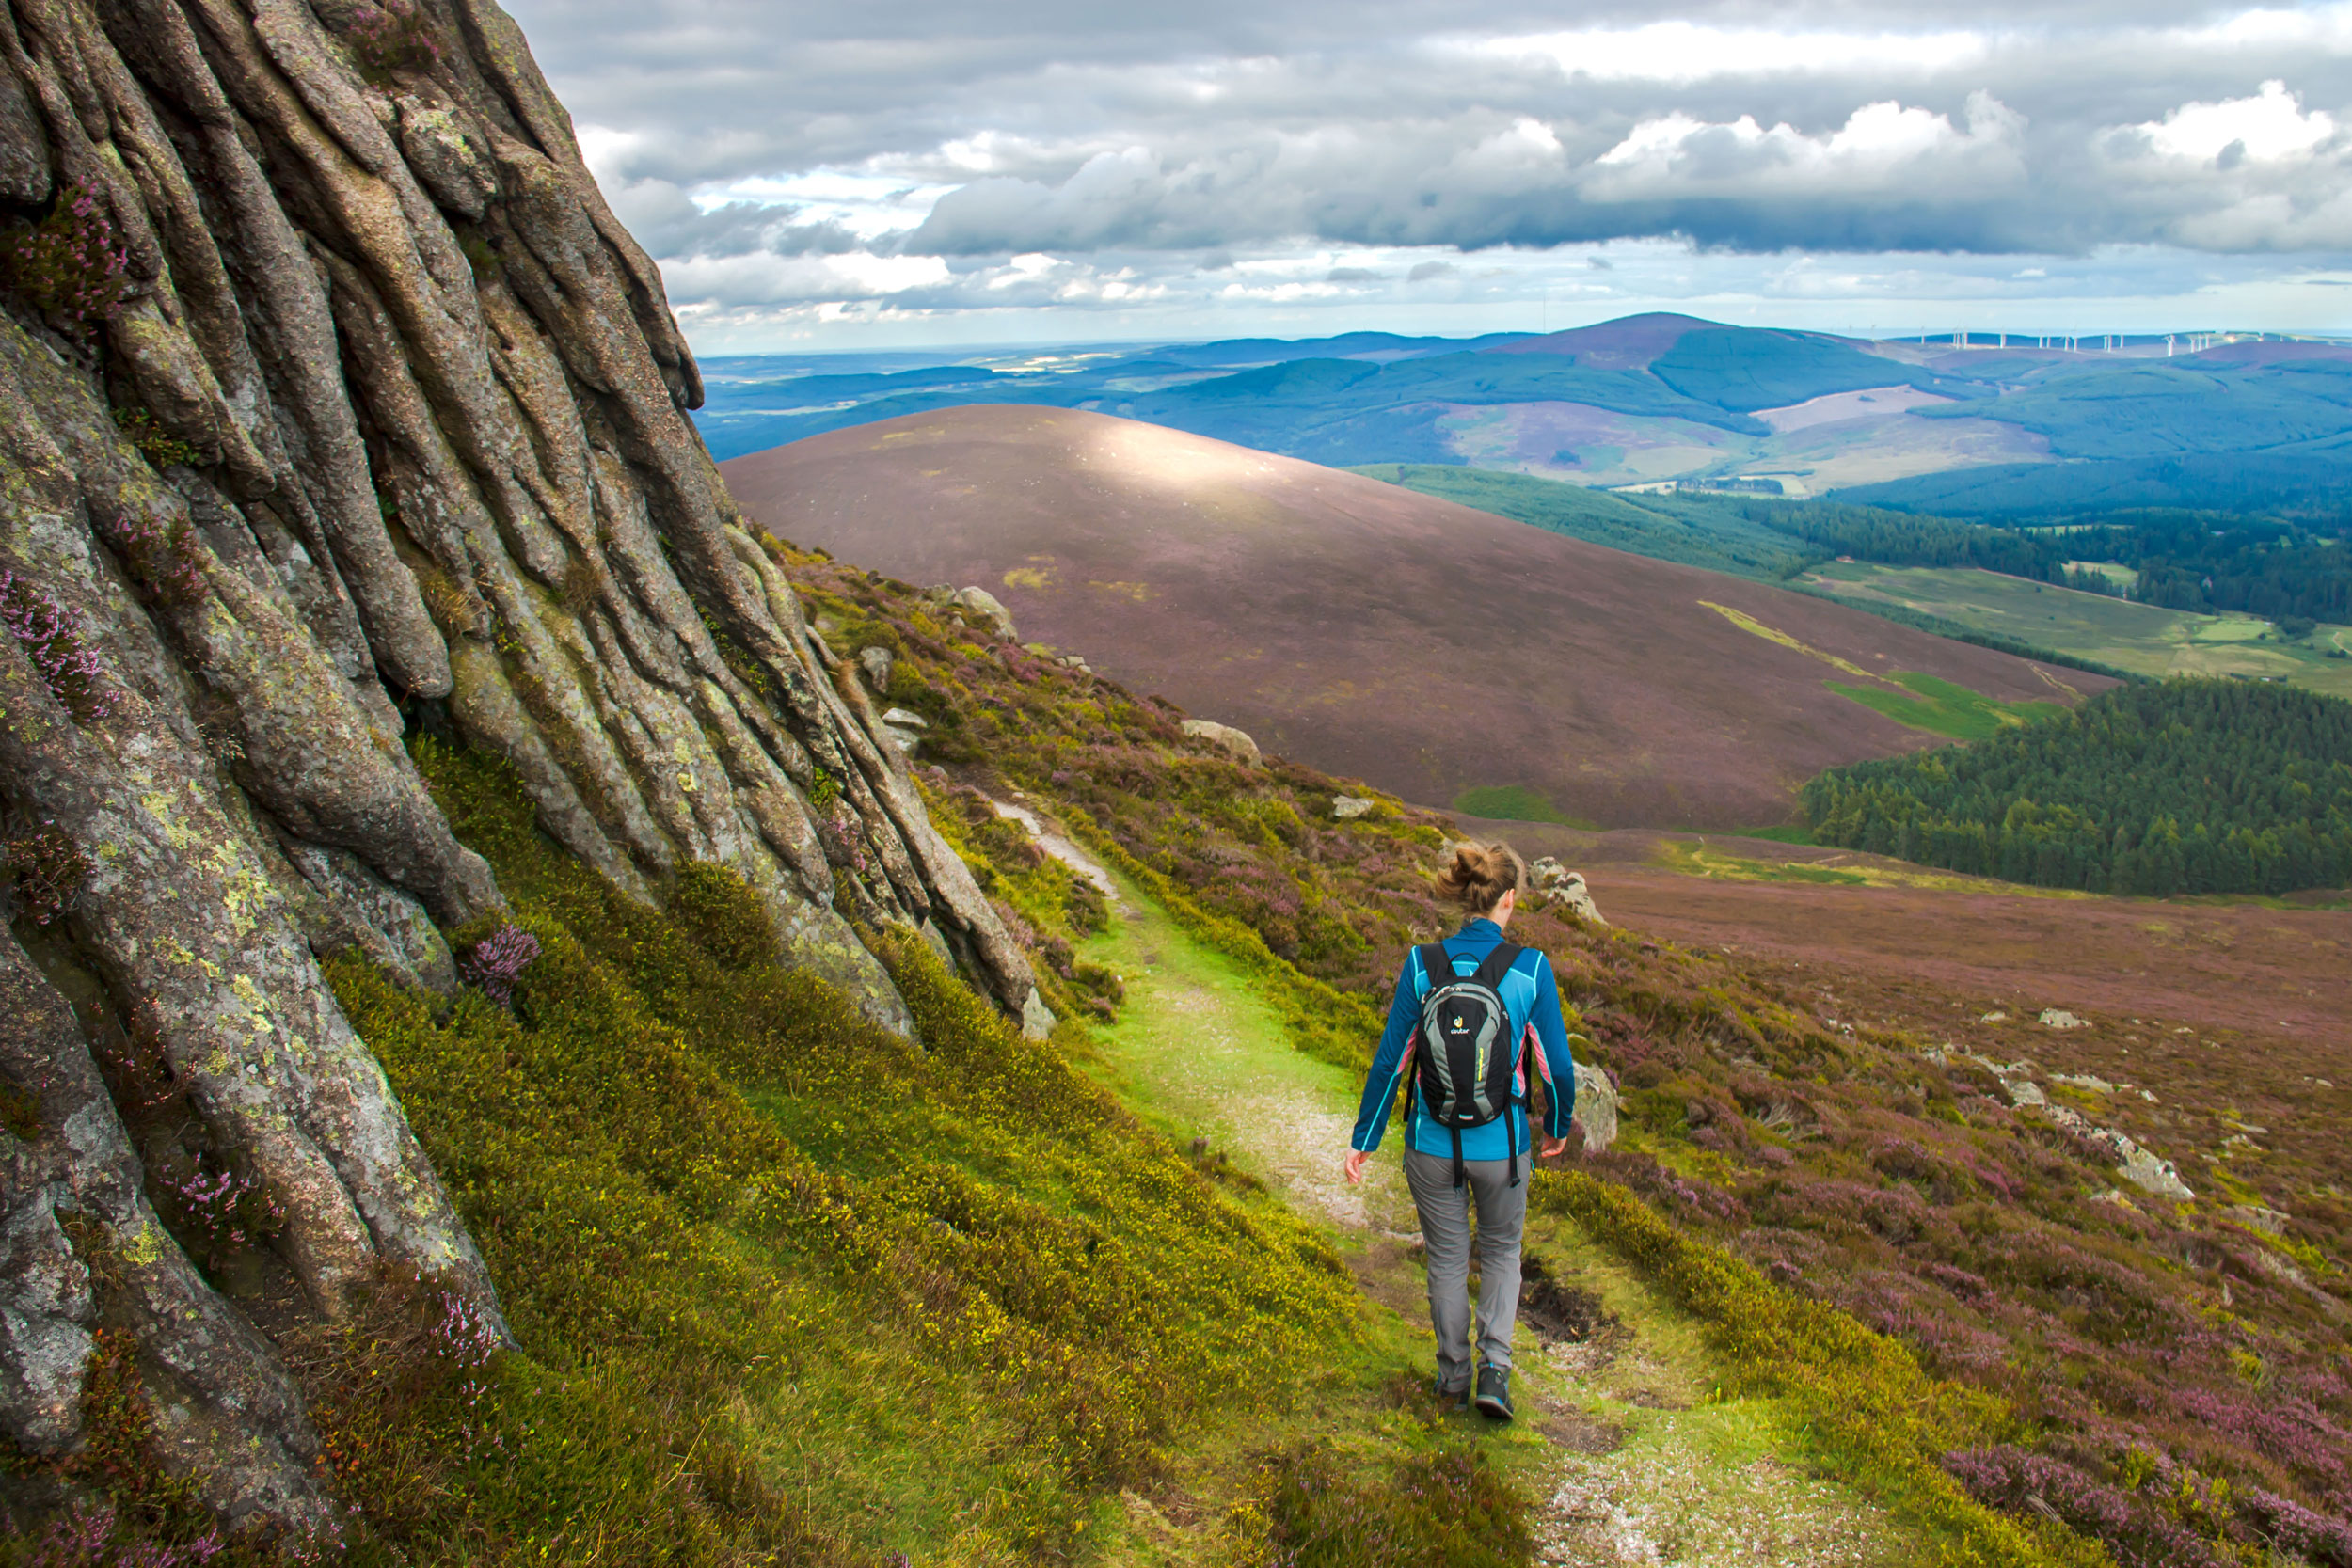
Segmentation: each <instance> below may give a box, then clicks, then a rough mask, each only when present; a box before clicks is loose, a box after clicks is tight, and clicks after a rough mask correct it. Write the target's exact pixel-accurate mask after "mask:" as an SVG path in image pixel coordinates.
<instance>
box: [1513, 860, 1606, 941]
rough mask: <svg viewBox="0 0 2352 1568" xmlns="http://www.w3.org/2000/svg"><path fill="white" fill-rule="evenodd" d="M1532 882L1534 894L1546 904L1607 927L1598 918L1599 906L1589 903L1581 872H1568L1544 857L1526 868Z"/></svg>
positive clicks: (1589, 893)
mask: <svg viewBox="0 0 2352 1568" xmlns="http://www.w3.org/2000/svg"><path fill="white" fill-rule="evenodd" d="M1527 870H1528V875H1529V877H1530V878H1532V879H1534V883H1535V891H1536V893H1537V895H1539V896H1540V897H1541V898H1542V899H1543V900H1544V902H1545V903H1547V904H1558V905H1561V906H1563V907H1564V908H1565V909H1567V910H1568V911H1570V912H1572V913H1574V914H1575V916H1576V917H1577V918H1578V919H1579V920H1585V921H1590V922H1591V923H1592V924H1593V925H1595V926H1606V925H1608V924H1609V922H1607V921H1606V920H1603V919H1602V918H1601V917H1600V906H1599V905H1597V904H1596V903H1594V902H1593V895H1592V893H1591V892H1590V891H1589V890H1588V889H1587V888H1586V887H1585V886H1584V873H1582V872H1581V871H1570V870H1568V869H1567V868H1566V867H1565V866H1563V865H1562V864H1561V863H1559V862H1558V861H1557V860H1555V859H1553V858H1552V857H1551V856H1549V855H1545V856H1543V857H1541V858H1540V859H1538V860H1536V861H1535V862H1534V863H1533V864H1531V865H1530V866H1529V867H1528V868H1527Z"/></svg>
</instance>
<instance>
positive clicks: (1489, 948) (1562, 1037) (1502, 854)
mask: <svg viewBox="0 0 2352 1568" xmlns="http://www.w3.org/2000/svg"><path fill="white" fill-rule="evenodd" d="M1526 883H1527V864H1526V863H1525V862H1523V861H1521V860H1520V859H1519V857H1518V854H1517V853H1516V852H1515V851H1514V850H1512V849H1511V847H1509V846H1508V845H1502V844H1465V845H1460V846H1457V847H1455V849H1454V863H1453V864H1452V865H1451V866H1448V867H1447V868H1446V870H1445V871H1444V872H1443V873H1442V874H1441V875H1440V876H1439V877H1438V888H1439V889H1440V890H1442V891H1443V892H1444V893H1445V894H1446V895H1447V896H1448V897H1450V898H1452V899H1454V901H1455V902H1456V903H1459V904H1460V905H1461V906H1462V909H1463V911H1465V912H1466V913H1468V914H1469V915H1470V922H1469V924H1467V925H1465V926H1464V927H1462V928H1461V929H1460V930H1459V931H1456V932H1455V933H1454V935H1452V936H1450V937H1448V938H1446V939H1445V941H1443V942H1432V943H1430V944H1429V945H1427V946H1425V947H1416V948H1414V949H1413V950H1412V951H1411V952H1410V953H1407V954H1406V956H1405V968H1404V972H1403V973H1402V974H1399V975H1398V976H1397V977H1396V998H1395V1000H1394V1001H1392V1002H1391V1003H1390V1005H1389V1026H1388V1028H1387V1029H1386V1030H1385V1031H1383V1032H1382V1034H1381V1036H1380V1051H1379V1053H1378V1054H1377V1055H1375V1057H1374V1058H1373V1063H1372V1073H1371V1076H1370V1077H1369V1078H1367V1079H1366V1080H1365V1083H1364V1099H1363V1105H1362V1108H1361V1109H1359V1111H1358V1112H1357V1113H1356V1134H1355V1136H1354V1138H1352V1139H1351V1140H1350V1148H1351V1150H1352V1151H1351V1152H1350V1153H1349V1155H1348V1156H1347V1163H1346V1164H1345V1165H1344V1166H1343V1170H1344V1171H1345V1172H1346V1175H1347V1179H1348V1180H1350V1181H1361V1180H1363V1179H1364V1162H1365V1161H1367V1160H1369V1159H1370V1158H1371V1157H1372V1151H1373V1150H1374V1149H1376V1148H1379V1147H1380V1135H1381V1133H1383V1132H1386V1131H1387V1130H1388V1125H1389V1107H1390V1105H1391V1103H1392V1102H1393V1101H1395V1099H1396V1093H1397V1090H1398V1089H1400V1088H1402V1089H1404V1090H1405V1180H1406V1183H1407V1184H1408V1185H1409V1186H1410V1187H1411V1188H1412V1189H1413V1206H1414V1207H1415V1208H1416V1209H1418V1210H1420V1211H1421V1234H1422V1247H1423V1255H1424V1258H1425V1260H1426V1262H1427V1264H1428V1268H1429V1323H1430V1326H1431V1327H1432V1328H1434V1329H1436V1330H1437V1335H1438V1399H1439V1400H1440V1401H1446V1402H1454V1401H1459V1400H1461V1399H1462V1398H1463V1397H1464V1396H1465V1395H1470V1394H1471V1393H1472V1390H1471V1386H1470V1326H1471V1325H1470V1305H1469V1300H1468V1297H1469V1291H1470V1205H1471V1204H1472V1203H1473V1202H1475V1203H1476V1205H1477V1208H1478V1269H1479V1284H1478V1323H1477V1330H1478V1340H1477V1352H1478V1381H1477V1388H1476V1392H1475V1396H1474V1397H1475V1401H1476V1403H1477V1406H1478V1409H1479V1411H1480V1412H1481V1413H1482V1414H1484V1415H1486V1416H1490V1417H1493V1418H1495V1419H1497V1420H1504V1421H1507V1420H1509V1419H1510V1418H1511V1323H1512V1320H1513V1318H1515V1317H1516V1316H1517V1315H1518V1307H1519V1229H1520V1226H1521V1225H1522V1223H1523V1222H1524V1221H1525V1220H1526V1218H1527V1182H1526V1176H1527V1170H1528V1142H1529V1140H1528V1126H1527V1106H1528V1073H1529V1071H1530V1061H1529V1059H1530V1058H1531V1057H1532V1058H1533V1070H1534V1071H1537V1072H1540V1073H1542V1074H1543V1080H1544V1132H1545V1137H1544V1142H1543V1151H1544V1153H1545V1154H1546V1155H1548V1156H1549V1155H1554V1154H1557V1153H1559V1152H1560V1151H1561V1150H1562V1149H1564V1148H1566V1147H1567V1140H1568V1117H1570V1115H1572V1114H1573V1113H1574V1111H1575V1109H1576V1061H1575V1058H1574V1057H1572V1056H1571V1055H1570V1054H1569V1052H1568V1032H1567V1027H1566V1025H1565V1023H1564V1022H1562V1020H1561V1017H1560V986H1559V983H1558V982H1557V981H1556V980H1554V979H1553V978H1552V974H1551V961H1550V960H1549V958H1545V957H1544V956H1543V955H1542V954H1541V953H1538V952H1536V951H1535V950H1534V948H1530V947H1514V946H1512V945H1511V944H1510V943H1509V942H1505V941H1503V940H1502V928H1503V927H1505V926H1507V925H1509V924H1510V923H1511V913H1512V911H1513V910H1514V909H1516V908H1517V907H1518V895H1519V889H1520V888H1522V887H1524V886H1525V885H1526ZM1433 1039H1440V1040H1443V1041H1444V1042H1445V1044H1444V1046H1443V1047H1442V1048H1438V1047H1437V1046H1435V1045H1433V1044H1432V1043H1431V1042H1432V1040H1433ZM1531 1044H1532V1045H1533V1046H1534V1049H1533V1050H1531V1049H1530V1046H1531Z"/></svg>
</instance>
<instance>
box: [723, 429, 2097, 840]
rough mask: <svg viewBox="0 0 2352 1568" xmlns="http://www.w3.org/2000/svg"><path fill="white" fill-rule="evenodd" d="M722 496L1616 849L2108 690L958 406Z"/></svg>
mask: <svg viewBox="0 0 2352 1568" xmlns="http://www.w3.org/2000/svg"><path fill="white" fill-rule="evenodd" d="M723 472H724V473H725V475H726V478H727V483H728V484H729V485H730V487H731V488H732V489H733V490H734V492H735V493H736V495H737V496H738V497H739V498H740V499H741V501H742V503H743V505H744V507H745V509H746V511H747V512H748V513H749V514H750V515H753V516H754V517H755V518H757V519H759V520H760V521H761V522H762V523H763V524H764V525H766V526H767V527H769V528H770V529H771V530H773V531H776V532H777V533H779V534H780V535H782V536H784V537H787V538H790V539H794V540H796V541H798V542H800V543H802V544H804V545H809V546H821V547H823V548H826V549H828V550H831V551H833V552H834V553H835V554H837V555H839V556H841V557H843V558H845V559H848V560H852V561H859V562H866V563H869V564H871V565H873V566H875V567H876V568H878V569H880V570H882V571H886V572H889V573H890V574H892V575H893V576H896V577H898V578H904V579H906V580H910V581H914V582H923V583H938V582H954V583H979V584H982V585H984V586H986V587H987V588H988V589H989V591H990V592H992V593H993V594H997V595H999V596H1000V597H1001V598H1002V599H1003V600H1004V602H1005V604H1006V605H1007V606H1008V608H1009V609H1010V610H1011V611H1012V614H1013V617H1014V619H1015V621H1016V623H1017V624H1018V625H1019V626H1021V627H1022V628H1023V631H1024V635H1025V637H1026V638H1027V639H1028V640H1029V641H1032V642H1035V643H1037V644H1040V645H1041V646H1050V648H1052V649H1053V650H1054V652H1055V657H1073V658H1084V659H1086V660H1087V661H1089V664H1091V665H1093V666H1096V667H1099V668H1100V669H1102V670H1103V671H1104V673H1109V674H1111V675H1113V676H1115V677H1116V678H1118V679H1120V680H1121V681H1122V682H1127V683H1132V685H1133V686H1134V687H1136V689H1142V690H1148V691H1152V692H1155V693H1158V694H1161V695H1165V696H1167V697H1168V698H1170V699H1171V700H1173V701H1175V702H1178V703H1180V704H1182V705H1184V706H1185V707H1187V708H1188V709H1190V710H1191V711H1194V712H1196V713H1199V714H1200V715H1202V716H1203V717H1206V718H1210V719H1213V720H1216V721H1222V722H1226V723H1230V724H1235V725H1238V726H1240V727H1241V728H1242V729H1244V730H1246V731H1248V733H1249V734H1250V735H1252V736H1256V737H1257V739H1258V740H1259V741H1260V742H1261V743H1262V744H1264V745H1266V746H1269V747H1272V748H1273V749H1275V750H1278V751H1280V752H1286V753H1288V754H1292V755H1296V756H1300V757H1306V758H1311V759H1313V760H1314V761H1315V762H1316V763H1317V764H1318V765H1319V766H1323V767H1327V768H1332V769H1334V770H1338V771H1343V772H1346V773H1350V774H1353V775H1355V776H1358V777H1361V778H1365V779H1369V780H1371V781H1372V782H1374V783H1375V784H1380V785H1381V786H1382V787H1384V788H1387V789H1391V790H1392V791H1394V792H1396V793H1398V794H1400V795H1403V796H1405V797H1406V798H1407V799H1412V800H1425V801H1436V802H1439V803H1444V804H1453V803H1455V802H1457V801H1460V802H1462V804H1463V806H1464V809H1475V808H1477V807H1479V806H1480V805H1481V804H1482V803H1486V798H1485V797H1483V796H1481V795H1479V794H1478V793H1477V792H1480V791H1492V790H1502V791H1511V790H1517V791H1520V792H1522V793H1521V794H1520V795H1519V796H1518V799H1519V800H1521V801H1522V804H1521V805H1520V807H1519V808H1518V811H1517V812H1516V813H1515V814H1514V815H1520V816H1553V817H1557V818H1562V819H1568V820H1582V821H1587V822H1594V823H1601V824H1606V825H1610V826H1633V825H1647V826H1659V825H1690V826H1704V827H1716V828H1731V827H1739V826H1747V825H1754V824H1757V823H1762V822H1770V821H1776V820H1782V819H1787V818H1788V817H1789V816H1790V815H1791V812H1792V810H1793V803H1794V797H1795V790H1796V788H1797V786H1799V785H1800V784H1803V783H1804V780H1806V779H1808V778H1811V777H1812V776H1813V775H1814V774H1815V773H1817V772H1819V771H1820V769H1821V768H1825V767H1829V766H1831V765H1832V764H1834V763H1838V762H1848V761H1854V760H1858V759H1860V758H1862V757H1866V756H1880V755H1885V754H1888V753H1890V752H1897V751H1901V750H1905V749H1909V748H1915V747H1919V746H1925V745H1930V744H1933V743H1934V742H1935V741H1937V740H1938V739H1941V738H1947V737H1949V736H1954V735H1957V734H1962V733H1973V732H1974V731H1975V730H1978V729H1980V728H1982V727H1983V726H1985V725H1988V724H1999V723H2004V722H2015V721H2020V720H2021V719H2022V718H2023V717H2024V716H2026V715H2029V714H2031V713H2034V712H2039V711H2042V710H2043V708H2044V707H2046V706H2047V705H2054V704H2062V703H2066V702H2072V701H2074V700H2077V699H2078V698H2079V697H2081V696H2082V695H2084V694H2086V693H2088V692H2090V691H2095V690H2097V689H2101V688H2103V687H2105V686H2106V685H2107V684H2109V679H2108V677H2106V676H2102V675H2098V674H2092V673H2084V672H2081V671H2077V670H2060V669H2056V668H2054V667H2052V666H2050V665H2048V664H2046V663H2040V662H2036V661H2034V660H2032V659H2028V658H2021V657H2016V656H2014V655H2012V654H2010V653H2006V652H2001V651H1998V650H1994V649H1990V648H1984V647H1978V646H1971V645H1967V644H1963V643H1960V642H1955V641H1950V640H1948V639H1945V638H1940V637H1935V636H1931V635H1929V634H1926V633H1923V632H1920V631H1917V630H1915V629H1913V628H1909V627H1904V626H1896V625H1894V624H1892V623H1890V622H1888V621H1886V620H1884V619H1883V618H1881V617H1878V616H1874V615H1871V614H1868V613H1867V612H1862V611H1857V610H1851V609H1848V608H1846V607H1843V606H1838V605H1834V604H1830V603H1827V602H1825V601H1823V600H1821V599H1819V598H1816V597H1808V596H1806V595H1803V594H1792V593H1788V592H1787V591H1785V590H1783V589H1780V588H1777V587H1773V586H1768V585H1767V584H1765V583H1762V582H1759V581H1756V580H1752V579H1748V578H1732V577H1727V576H1723V575H1720V574H1716V573H1711V572H1706V571H1701V570H1698V569H1695V568H1692V567H1690V566H1685V565H1679V564H1673V563H1669V562H1661V561H1658V560H1655V559H1652V558H1649V557H1645V556H1636V555H1632V554H1629V553H1627V552H1625V551H1622V550H1615V549H1606V548H1601V547H1597V546H1594V545H1591V544H1589V543H1586V542H1584V541H1581V540H1579V539H1575V538H1571V537H1568V536H1566V535H1565V534H1561V533H1558V532H1553V531H1538V530H1535V529H1531V528H1527V527H1525V526H1523V525H1521V524H1519V523H1517V522H1514V521H1510V520H1507V519H1504V518H1502V517H1498V516H1495V515H1492V514H1490V513H1486V512H1480V511H1475V510H1472V509H1470V508H1469V507H1464V506H1460V505H1456V504H1453V503H1450V502H1446V501H1442V500H1438V499H1430V498H1425V497H1422V496H1421V495H1419V494H1417V493H1415V492H1413V491H1411V490H1408V489H1406V488H1404V487H1401V486H1397V485H1391V484H1384V483H1376V482H1375V481H1372V480H1369V479H1364V478H1361V477H1359V476H1356V475H1352V474H1346V473H1340V472H1335V471H1333V470H1330V469H1327V468H1322V467H1315V466H1312V465H1310V464H1306V463H1301V462H1298V461H1296V460H1295V459H1289V458H1282V457H1277V456H1274V455H1271V454H1268V453H1264V452H1258V451H1248V450H1247V449H1244V448H1240V447H1235V446H1231V445H1228V444H1226V443H1223V442H1218V441H1212V440H1208V439H1206V438H1203V437H1200V436H1188V435H1185V434H1184V433H1182V432H1177V431H1170V430H1165V429H1160V428H1157V427H1154V426H1150V425H1144V424H1139V423H1136V422H1134V421H1132V420H1114V419H1111V418H1109V417H1107V416H1104V415H1099V414H1089V413H1084V412H1078V411H1070V410H1060V409H1046V408H1035V407H1025V406H1021V405H1017V404H1015V405H978V406H972V407H965V408H958V409H949V410H943V411H941V412H938V413H933V414H925V415H914V416H908V417H905V418H902V419H899V420H891V421H887V422H884V423H882V424H877V425H860V426H856V427H854V428H851V429H848V430H841V431H835V432H833V433H831V434H829V435H825V436H816V437H812V438H811V439H809V440H805V441H802V442H797V443H795V444H793V445H792V446H789V447H784V448H779V449H777V450H776V451H770V452H764V453H759V454H756V455H754V456H749V457H740V458H735V459H732V460H730V461H729V462H728V463H727V464H725V465H724V466H723ZM1504 625H1508V626H1510V627H1511V628H1512V630H1511V631H1510V633H1509V634H1508V635H1498V634H1497V632H1496V630H1495V628H1496V627H1498V626H1504ZM1486 809H1487V810H1488V811H1489V812H1491V811H1492V810H1493V808H1492V806H1491V805H1490V804H1488V805H1487V808H1486Z"/></svg>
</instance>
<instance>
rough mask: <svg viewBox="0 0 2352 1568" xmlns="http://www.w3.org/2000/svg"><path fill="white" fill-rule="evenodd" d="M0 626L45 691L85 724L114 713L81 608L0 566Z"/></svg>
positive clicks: (110, 694) (111, 693) (29, 579)
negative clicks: (88, 637) (4, 629)
mask: <svg viewBox="0 0 2352 1568" xmlns="http://www.w3.org/2000/svg"><path fill="white" fill-rule="evenodd" d="M0 627H5V628H6V629H7V631H8V634H9V635H10V636H12V637H14V638H15V639H16V641H17V646H18V647H19V648H21V649H22V650H23V651H24V657H25V658H26V660H27V661H28V662H30V663H31V665H32V666H33V671H34V673H36V674H38V675H40V678H41V683H42V684H43V685H44V686H46V687H48V688H49V694H50V695H51V696H53V697H55V698H56V700H57V702H58V704H59V705H61V706H63V707H64V708H65V709H66V710H67V711H68V712H70V713H72V715H73V717H74V718H76V719H78V720H80V721H82V722H83V723H85V724H88V723H94V722H96V721H98V720H101V719H103V718H104V717H106V715H108V714H109V713H112V712H113V711H114V707H115V695H114V693H113V692H112V691H110V690H108V689H106V683H105V673H104V670H103V666H101V665H100V663H99V661H98V654H97V652H96V651H95V650H94V649H92V648H91V647H90V645H89V643H88V641H87V637H86V635H85V633H84V631H83V625H82V612H81V611H80V610H76V609H74V608H73V607H72V605H69V604H65V603H62V602H60V601H59V600H58V599H57V597H56V595H55V594H51V593H50V592H49V590H47V589H46V588H43V587H42V586H41V585H40V584H39V583H37V582H35V581H34V580H33V579H32V578H23V577H19V576H17V575H16V574H15V573H14V572H10V571H7V570H0Z"/></svg>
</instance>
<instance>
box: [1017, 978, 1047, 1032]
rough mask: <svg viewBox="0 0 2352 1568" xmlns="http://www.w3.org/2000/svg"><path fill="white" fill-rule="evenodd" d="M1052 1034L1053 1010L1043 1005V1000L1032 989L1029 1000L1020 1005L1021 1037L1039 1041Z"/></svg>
mask: <svg viewBox="0 0 2352 1568" xmlns="http://www.w3.org/2000/svg"><path fill="white" fill-rule="evenodd" d="M1053 1032H1054V1009H1053V1008H1051V1007H1049V1006H1046V1005H1045V998H1043V997H1042V996H1040V995H1039V994H1038V993H1037V991H1036V990H1034V989H1032V990H1030V992H1029V999H1028V1000H1027V1001H1026V1002H1024V1003H1023V1004H1021V1037H1022V1038H1024V1039H1032V1040H1041V1039H1043V1038H1044V1037H1046V1036H1048V1035H1050V1034H1052V1033H1053Z"/></svg>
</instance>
